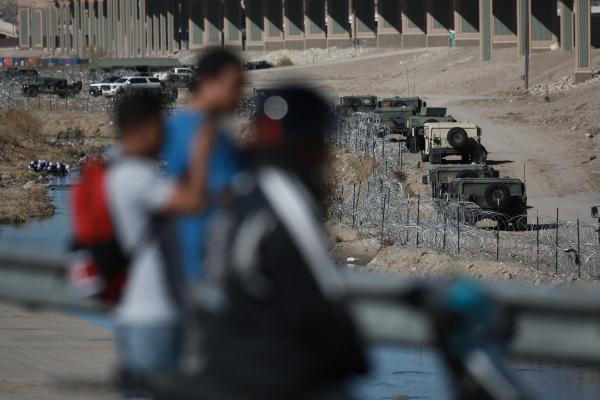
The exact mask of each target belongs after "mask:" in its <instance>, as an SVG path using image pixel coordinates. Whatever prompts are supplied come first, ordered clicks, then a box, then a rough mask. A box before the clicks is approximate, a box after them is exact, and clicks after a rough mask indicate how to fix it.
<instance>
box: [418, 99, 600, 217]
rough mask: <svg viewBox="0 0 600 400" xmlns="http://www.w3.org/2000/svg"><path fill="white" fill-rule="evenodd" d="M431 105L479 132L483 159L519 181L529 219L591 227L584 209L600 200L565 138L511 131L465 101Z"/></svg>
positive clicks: (522, 128)
mask: <svg viewBox="0 0 600 400" xmlns="http://www.w3.org/2000/svg"><path fill="white" fill-rule="evenodd" d="M427 98H428V99H429V101H430V102H431V103H432V104H436V105H438V104H439V105H440V106H444V107H448V112H449V113H450V114H451V115H452V116H454V117H455V118H456V119H457V120H459V121H462V120H465V121H471V122H474V123H476V124H477V125H479V126H481V128H482V129H483V134H484V138H483V143H484V145H485V146H486V148H487V149H488V151H489V160H490V163H491V164H493V165H494V166H495V167H496V168H498V169H499V170H500V172H501V174H502V175H503V176H510V177H518V178H520V179H525V181H526V183H527V195H528V204H529V206H530V207H532V208H531V209H530V211H529V216H530V218H532V217H535V213H536V211H539V213H540V215H546V216H555V215H556V209H557V208H559V215H560V218H561V219H571V220H575V219H577V217H578V216H579V217H580V218H581V219H582V220H584V221H586V222H589V223H593V222H594V220H592V219H591V217H590V206H591V205H593V204H595V203H596V202H598V201H599V200H600V197H599V195H598V191H597V190H596V189H595V184H596V183H595V182H592V181H591V180H590V176H589V174H588V173H587V171H586V170H585V169H584V168H582V167H581V161H582V160H581V159H580V158H579V153H577V152H575V153H573V152H569V151H567V149H566V146H565V141H566V139H565V137H564V136H563V135H561V134H560V133H557V132H553V131H551V130H542V129H540V128H537V127H532V126H529V125H521V126H519V127H515V126H513V125H503V124H500V123H498V122H495V121H494V120H492V119H489V118H487V117H485V116H484V115H482V114H481V113H478V112H477V110H476V109H473V108H472V107H470V106H469V105H465V104H463V101H464V100H467V99H468V98H466V97H452V96H434V95H431V96H427Z"/></svg>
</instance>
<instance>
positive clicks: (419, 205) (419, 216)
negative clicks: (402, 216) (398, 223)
mask: <svg viewBox="0 0 600 400" xmlns="http://www.w3.org/2000/svg"><path fill="white" fill-rule="evenodd" d="M420 224H421V195H420V194H418V195H417V248H419V226H420Z"/></svg>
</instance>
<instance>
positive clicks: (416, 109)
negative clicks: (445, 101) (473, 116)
mask: <svg viewBox="0 0 600 400" xmlns="http://www.w3.org/2000/svg"><path fill="white" fill-rule="evenodd" d="M446 112H447V109H446V108H443V107H427V102H426V101H423V100H421V98H419V97H391V98H386V99H382V100H380V101H379V102H378V103H377V109H375V113H376V114H378V115H379V116H380V117H381V120H382V122H383V123H384V124H386V125H387V126H388V127H389V128H390V130H391V131H392V133H398V134H401V135H404V136H405V137H406V138H407V141H408V148H409V149H410V148H411V143H412V142H413V140H412V139H410V137H411V136H413V135H412V132H416V131H418V130H419V129H421V128H422V127H423V125H424V124H426V123H432V122H448V121H451V122H453V121H455V120H454V118H452V116H449V115H446ZM413 147H414V146H413Z"/></svg>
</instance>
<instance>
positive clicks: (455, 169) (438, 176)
mask: <svg viewBox="0 0 600 400" xmlns="http://www.w3.org/2000/svg"><path fill="white" fill-rule="evenodd" d="M498 177H499V173H498V171H497V170H495V169H494V168H492V167H490V166H488V165H485V164H470V165H460V164H449V165H433V166H432V167H431V170H430V171H429V176H424V177H423V183H425V184H427V181H429V184H431V197H433V198H437V199H446V197H447V193H448V182H449V181H451V180H454V179H461V178H498Z"/></svg>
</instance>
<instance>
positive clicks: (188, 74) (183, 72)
mask: <svg viewBox="0 0 600 400" xmlns="http://www.w3.org/2000/svg"><path fill="white" fill-rule="evenodd" d="M172 76H176V77H177V78H178V79H179V80H186V81H187V80H190V79H191V78H192V77H193V76H194V71H193V70H192V69H191V68H186V67H184V68H181V67H179V68H171V69H169V70H167V71H162V72H157V73H155V74H154V77H155V78H158V79H160V80H161V81H165V80H167V79H170V78H171V77H172Z"/></svg>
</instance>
